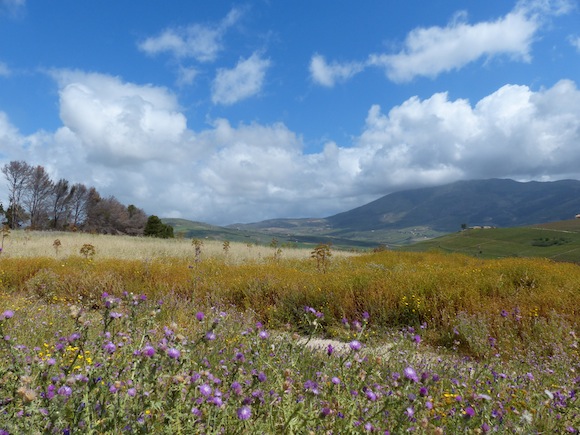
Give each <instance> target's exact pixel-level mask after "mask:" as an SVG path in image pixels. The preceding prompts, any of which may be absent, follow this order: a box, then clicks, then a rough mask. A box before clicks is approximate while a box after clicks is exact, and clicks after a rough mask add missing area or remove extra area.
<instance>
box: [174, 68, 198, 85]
mask: <svg viewBox="0 0 580 435" xmlns="http://www.w3.org/2000/svg"><path fill="white" fill-rule="evenodd" d="M198 73H199V71H198V70H197V68H192V67H184V66H180V67H179V71H178V76H177V85H178V86H180V87H181V86H186V85H191V84H192V83H193V82H194V80H195V78H196V77H197V75H198Z"/></svg>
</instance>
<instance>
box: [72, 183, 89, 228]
mask: <svg viewBox="0 0 580 435" xmlns="http://www.w3.org/2000/svg"><path fill="white" fill-rule="evenodd" d="M91 189H92V190H94V188H91ZM88 202H89V189H87V186H85V185H84V184H82V183H77V184H75V185H73V186H72V187H71V199H70V204H69V207H70V217H69V223H70V224H71V225H72V227H73V228H79V227H80V226H81V225H82V224H83V223H84V222H85V220H86V219H87V207H88Z"/></svg>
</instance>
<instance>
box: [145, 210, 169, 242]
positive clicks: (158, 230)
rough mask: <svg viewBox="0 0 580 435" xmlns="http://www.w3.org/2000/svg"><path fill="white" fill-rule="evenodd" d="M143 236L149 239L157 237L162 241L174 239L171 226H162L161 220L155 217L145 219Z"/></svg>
mask: <svg viewBox="0 0 580 435" xmlns="http://www.w3.org/2000/svg"><path fill="white" fill-rule="evenodd" d="M143 235H145V236H149V237H159V238H162V239H172V238H173V237H174V236H173V227H172V226H171V225H166V224H164V223H163V222H161V219H159V218H158V217H157V216H155V215H151V216H149V218H147V224H146V225H145V230H144V231H143Z"/></svg>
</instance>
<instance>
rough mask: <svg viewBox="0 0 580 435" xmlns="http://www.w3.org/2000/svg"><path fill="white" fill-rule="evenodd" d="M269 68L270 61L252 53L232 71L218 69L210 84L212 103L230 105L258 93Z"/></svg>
mask: <svg viewBox="0 0 580 435" xmlns="http://www.w3.org/2000/svg"><path fill="white" fill-rule="evenodd" d="M269 67H270V60H268V59H263V58H262V57H261V56H260V55H259V54H258V53H254V54H252V56H250V57H249V58H247V59H240V61H239V62H238V63H237V65H236V66H235V67H234V68H232V69H225V68H222V69H219V70H218V72H217V75H216V77H215V79H214V82H213V84H212V97H211V99H212V101H213V102H214V103H215V104H224V105H231V104H234V103H237V102H238V101H240V100H243V99H246V98H249V97H251V96H253V95H255V94H257V93H259V92H260V90H261V89H262V85H263V83H264V78H265V76H266V70H267V69H268V68H269Z"/></svg>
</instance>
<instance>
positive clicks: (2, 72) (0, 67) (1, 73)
mask: <svg viewBox="0 0 580 435" xmlns="http://www.w3.org/2000/svg"><path fill="white" fill-rule="evenodd" d="M10 74H12V71H10V68H8V65H6V64H5V63H4V62H0V77H8V76H9V75H10Z"/></svg>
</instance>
